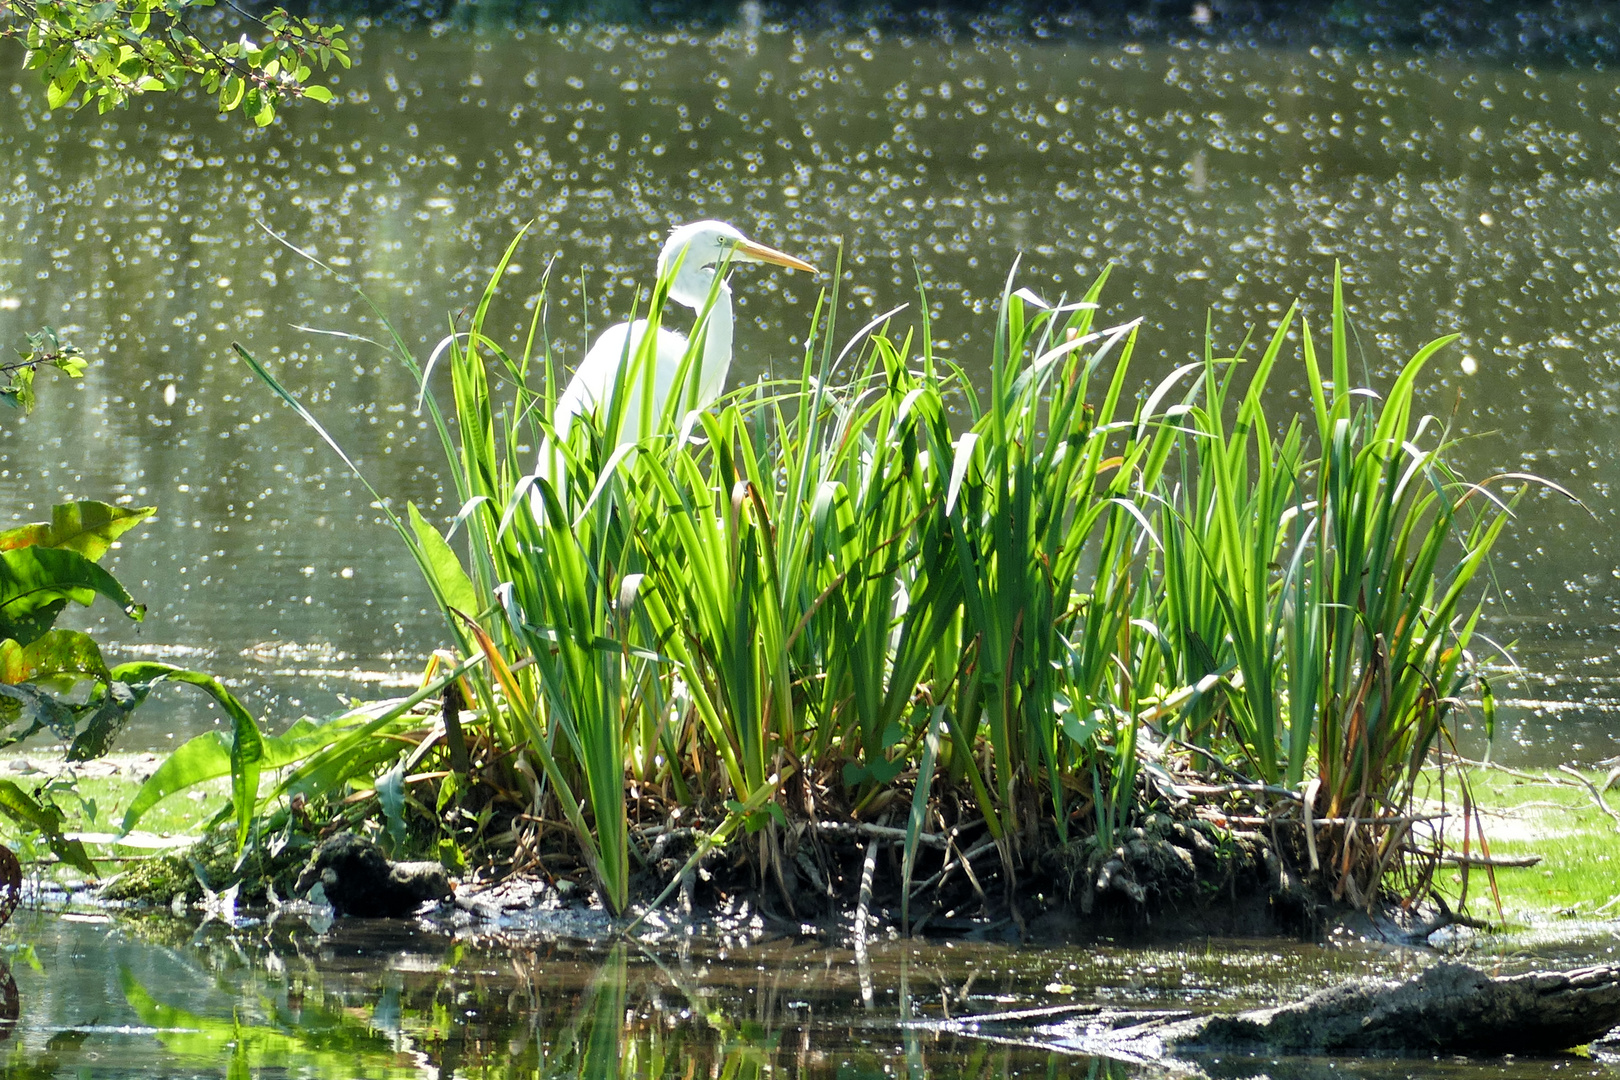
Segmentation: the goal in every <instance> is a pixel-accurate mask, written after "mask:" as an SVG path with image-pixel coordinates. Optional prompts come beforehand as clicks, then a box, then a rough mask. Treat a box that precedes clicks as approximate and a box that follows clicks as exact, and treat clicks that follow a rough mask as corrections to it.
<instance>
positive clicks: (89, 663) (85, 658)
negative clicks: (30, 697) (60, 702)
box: [0, 630, 112, 691]
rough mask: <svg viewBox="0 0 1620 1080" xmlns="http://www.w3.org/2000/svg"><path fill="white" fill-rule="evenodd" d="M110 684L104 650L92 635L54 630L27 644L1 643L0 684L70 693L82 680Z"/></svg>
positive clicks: (74, 631)
mask: <svg viewBox="0 0 1620 1080" xmlns="http://www.w3.org/2000/svg"><path fill="white" fill-rule="evenodd" d="M85 678H91V679H99V680H101V681H102V682H107V681H110V680H111V678H112V676H111V675H109V674H108V672H107V663H106V661H105V660H103V659H102V658H101V648H100V646H98V645H97V644H96V641H95V639H94V638H92V637H91V636H90V635H89V634H86V633H83V632H81V631H78V630H52V631H50V632H49V633H46V634H43V635H41V636H40V637H39V638H37V639H36V640H34V641H32V642H30V643H29V644H27V645H19V644H18V643H17V642H15V641H10V640H8V641H0V683H12V684H15V683H24V682H33V683H41V684H43V685H45V686H46V687H47V688H50V689H56V690H62V691H66V690H70V689H72V688H73V685H74V684H75V683H77V682H79V681H80V680H81V679H85Z"/></svg>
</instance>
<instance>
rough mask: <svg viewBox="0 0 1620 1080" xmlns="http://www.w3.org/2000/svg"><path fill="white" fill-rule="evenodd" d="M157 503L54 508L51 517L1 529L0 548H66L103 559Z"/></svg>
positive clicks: (89, 503) (88, 502)
mask: <svg viewBox="0 0 1620 1080" xmlns="http://www.w3.org/2000/svg"><path fill="white" fill-rule="evenodd" d="M155 513H157V507H155V506H113V505H111V504H110V503H104V502H96V501H95V500H94V499H82V500H80V501H78V502H70V503H59V504H57V505H56V506H53V507H51V520H50V521H48V522H46V521H37V522H34V523H32V524H29V525H19V526H17V527H16V528H13V529H7V530H6V531H4V532H0V551H11V550H14V549H16V548H22V547H48V548H65V549H66V550H68V551H76V552H78V553H79V554H80V555H83V556H84V557H85V558H87V559H89V560H90V561H91V562H100V561H101V557H102V556H103V555H105V554H107V549H108V548H110V547H112V544H113V541H115V540H117V539H118V538H119V537H120V536H122V535H124V534H125V533H126V532H128V531H129V530H131V529H133V528H134V527H135V526H137V525H139V524H140V523H141V522H143V521H145V520H146V519H147V518H149V517H151V516H152V515H153V514H155Z"/></svg>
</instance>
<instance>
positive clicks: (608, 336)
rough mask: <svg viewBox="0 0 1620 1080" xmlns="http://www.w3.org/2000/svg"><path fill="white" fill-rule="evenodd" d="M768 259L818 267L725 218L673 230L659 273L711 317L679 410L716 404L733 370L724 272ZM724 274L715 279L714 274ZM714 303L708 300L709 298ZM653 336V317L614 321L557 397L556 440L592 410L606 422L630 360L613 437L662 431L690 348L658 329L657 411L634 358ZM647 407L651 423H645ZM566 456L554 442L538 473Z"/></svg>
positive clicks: (554, 472) (551, 472) (676, 297)
mask: <svg viewBox="0 0 1620 1080" xmlns="http://www.w3.org/2000/svg"><path fill="white" fill-rule="evenodd" d="M745 262H751V263H770V264H773V265H775V266H785V267H788V268H789V269H792V270H803V271H804V272H806V273H810V274H814V273H816V272H817V271H816V268H815V267H813V266H811V265H810V264H809V263H807V262H805V261H804V260H803V259H797V258H794V257H793V256H792V255H788V254H786V253H784V252H781V251H777V250H776V249H775V248H769V247H766V246H765V245H764V244H759V243H755V242H754V241H752V240H750V239H748V237H746V236H744V235H743V234H742V233H741V232H740V231H738V230H737V229H736V228H735V227H733V226H731V225H728V224H726V223H725V222H723V221H694V222H692V223H691V224H688V225H682V226H680V227H679V228H677V229H676V230H675V231H674V232H672V233H670V236H669V239H668V240H667V241H665V243H664V248H663V250H662V251H661V252H659V254H658V277H659V280H663V279H664V278H665V277H666V276H668V275H670V274H671V272H672V271H673V275H674V276H673V277H672V278H671V279H670V283H669V299H671V300H673V301H675V302H676V303H678V304H682V305H684V306H686V307H689V308H691V309H692V310H693V311H695V312H698V313H699V315H702V314H703V313H704V311H705V310H707V312H708V314H707V317H706V318H704V319H703V320H702V321H701V331H702V334H703V341H702V343H701V346H700V350H701V351H700V352H699V353H698V354H697V355H696V356H694V357H693V358H692V360H691V362H690V363H689V365H688V367H689V371H688V372H687V375H686V380H685V382H684V383H683V385H682V388H681V393H682V395H683V399H684V400H683V401H682V403H681V404H682V405H683V406H685V407H683V408H681V409H679V411H678V412H677V413H676V415H681V414H684V413H685V412H687V411H688V410H689V409H704V408H707V407H708V406H709V405H711V404H713V403H714V401H715V399H716V398H718V397H719V396H720V392H721V391H722V390H724V389H725V385H726V374H727V372H728V371H730V369H731V337H732V325H733V319H732V314H731V288H730V286H729V285H727V284H726V281H725V277H724V274H725V273H726V272H727V271H729V270H730V268H731V267H732V266H735V265H736V264H738V263H745ZM717 276H718V278H719V280H718V281H717V280H716V278H717ZM711 298H712V300H713V303H712V304H711V303H710V300H711ZM646 334H647V320H646V319H637V320H636V321H635V322H622V323H617V324H615V325H614V326H610V327H608V328H607V330H605V331H603V333H602V336H601V337H599V338H597V339H596V344H594V345H592V346H591V350H590V352H588V353H586V354H585V359H584V360H583V361H582V362H581V363H580V365H579V370H577V371H575V372H574V377H573V379H571V380H570V381H569V383H568V386H567V388H566V389H565V390H563V392H562V396H561V397H559V398H558V399H557V408H556V411H555V412H554V413H553V414H552V417H551V426H552V430H553V431H555V432H556V435H557V438H558V440H560V441H562V440H566V439H567V438H568V433H569V431H570V430H572V428H573V425H574V418H575V417H577V416H580V415H582V414H584V413H587V412H590V411H592V410H599V412H598V416H599V417H600V418H601V420H602V423H603V424H604V425H605V424H606V423H608V417H609V413H610V411H611V409H612V407H613V392H614V387H615V386H616V385H618V384H619V382H620V374H619V373H620V370H621V369H622V368H624V367H625V366H626V365H627V364H628V365H630V367H629V370H627V371H625V373H624V375H623V383H624V386H625V387H626V389H627V391H628V397H627V399H626V401H625V407H624V410H623V412H622V413H621V419H620V424H619V430H618V431H617V432H616V433H615V440H614V441H615V442H616V443H618V444H619V445H621V446H622V445H624V444H626V443H635V442H639V441H641V440H642V439H644V438H646V437H647V436H648V435H651V434H653V433H654V432H655V431H656V430H657V425H658V423H659V421H660V419H661V418H662V417H663V415H664V411H665V406H666V405H667V404H668V402H669V395H670V393H671V391H672V390H673V389H674V386H675V380H676V376H677V375H678V374H679V373H680V370H681V365H682V362H683V361H684V360H685V358H686V355H687V351H688V345H687V339H686V335H685V334H681V333H677V332H676V331H674V330H670V329H668V328H666V327H664V326H659V327H658V338H657V341H656V343H655V348H654V354H653V356H652V357H651V358H650V359H651V362H652V364H653V370H652V372H651V379H652V402H651V405H652V408H651V410H644V409H643V402H642V391H643V389H644V387H645V385H646V380H647V378H648V374H647V372H646V371H645V369H644V368H643V366H642V365H640V364H637V363H636V358H637V356H638V355H639V354H640V353H641V351H642V342H643V340H644V339H645V337H646ZM644 411H645V419H646V421H647V422H646V423H643V419H644V416H643V414H644ZM560 466H561V453H560V451H557V450H554V449H552V448H551V447H545V446H543V447H541V450H540V462H539V465H538V471H539V473H540V474H541V475H542V476H548V477H551V478H553V482H555V481H556V479H557V478H560V477H561V475H562V469H561V467H560Z"/></svg>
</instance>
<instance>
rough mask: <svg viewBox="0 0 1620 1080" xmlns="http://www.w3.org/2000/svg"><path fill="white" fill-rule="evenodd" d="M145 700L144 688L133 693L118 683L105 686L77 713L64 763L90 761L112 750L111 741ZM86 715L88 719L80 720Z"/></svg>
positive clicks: (131, 689)
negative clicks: (104, 690) (77, 718)
mask: <svg viewBox="0 0 1620 1080" xmlns="http://www.w3.org/2000/svg"><path fill="white" fill-rule="evenodd" d="M145 700H146V690H145V688H141V689H140V690H137V689H135V688H133V687H131V686H130V685H129V684H128V683H122V682H114V683H111V684H109V685H108V687H107V689H106V692H105V693H104V694H103V695H102V696H101V697H100V698H99V699H97V700H95V701H92V702H91V703H90V704H89V705H87V706H85V707H84V708H83V709H81V710H79V713H80V717H79V720H78V728H79V734H78V735H77V736H75V737H74V739H73V742H72V744H71V745H70V746H69V747H68V751H67V760H69V761H93V760H95V759H96V758H99V757H103V756H105V755H106V754H107V752H108V751H110V750H111V749H112V744H113V740H114V739H116V738H117V737H118V734H119V732H121V731H123V730H124V725H125V724H128V723H129V718H130V717H131V716H132V715H134V713H135V710H136V709H137V708H139V707H140V704H141V702H143V701H145ZM86 713H88V715H89V719H88V720H85V719H84V715H85V714H86Z"/></svg>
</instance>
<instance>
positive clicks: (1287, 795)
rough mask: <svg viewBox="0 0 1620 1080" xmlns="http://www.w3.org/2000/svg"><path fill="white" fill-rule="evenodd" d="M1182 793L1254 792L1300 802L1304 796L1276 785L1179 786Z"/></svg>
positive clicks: (1229, 793)
mask: <svg viewBox="0 0 1620 1080" xmlns="http://www.w3.org/2000/svg"><path fill="white" fill-rule="evenodd" d="M1176 786H1177V787H1179V788H1180V789H1181V790H1182V791H1185V792H1186V793H1187V794H1189V795H1235V794H1238V793H1240V792H1252V793H1255V794H1261V795H1276V796H1277V797H1279V798H1283V799H1292V800H1293V801H1294V802H1300V801H1301V800H1302V799H1303V796H1302V795H1300V793H1299V792H1297V791H1295V790H1293V789H1292V788H1285V787H1278V786H1277V785H1276V784H1177V785H1176Z"/></svg>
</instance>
